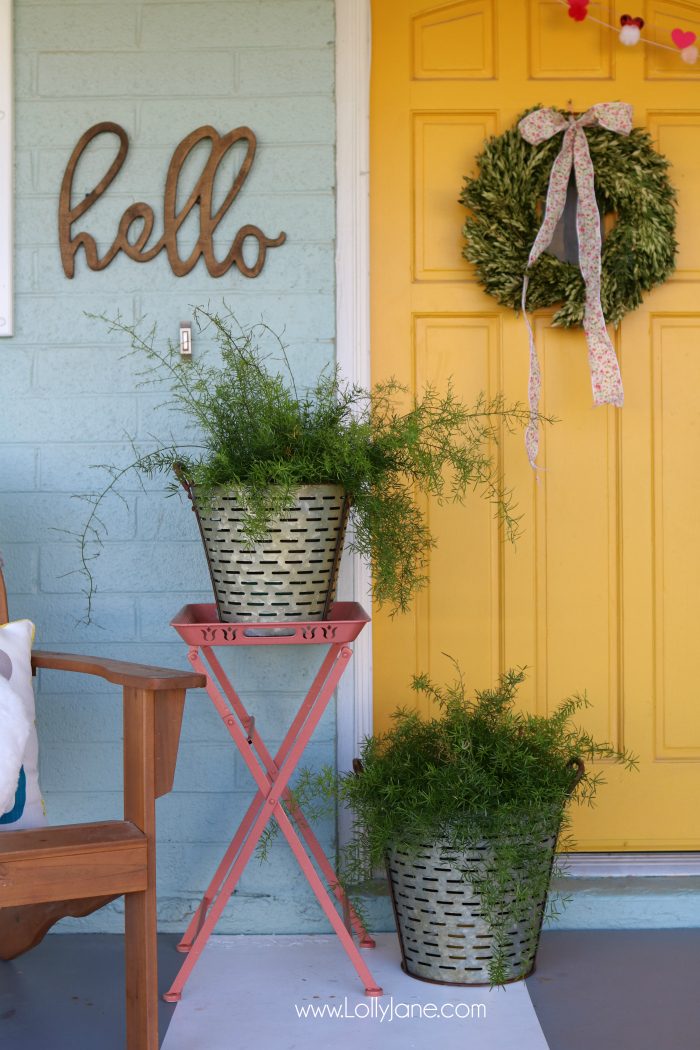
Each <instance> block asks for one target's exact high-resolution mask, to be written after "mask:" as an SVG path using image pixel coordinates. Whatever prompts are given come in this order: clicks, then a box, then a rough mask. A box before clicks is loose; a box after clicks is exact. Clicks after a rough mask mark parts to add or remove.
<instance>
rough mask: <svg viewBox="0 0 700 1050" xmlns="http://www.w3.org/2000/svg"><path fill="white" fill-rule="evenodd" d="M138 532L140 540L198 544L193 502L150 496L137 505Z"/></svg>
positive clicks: (158, 495) (159, 495)
mask: <svg viewBox="0 0 700 1050" xmlns="http://www.w3.org/2000/svg"><path fill="white" fill-rule="evenodd" d="M136 522H137V525H136V528H137V532H138V537H139V539H140V540H198V539H199V531H198V528H197V519H196V517H195V515H194V513H193V512H192V505H191V504H190V501H189V499H188V498H187V496H186V495H185V493H184V492H183V493H182V496H180V495H179V494H178V495H176V496H170V495H162V494H156V493H149V494H148V495H143V496H139V497H138V499H137V502H136Z"/></svg>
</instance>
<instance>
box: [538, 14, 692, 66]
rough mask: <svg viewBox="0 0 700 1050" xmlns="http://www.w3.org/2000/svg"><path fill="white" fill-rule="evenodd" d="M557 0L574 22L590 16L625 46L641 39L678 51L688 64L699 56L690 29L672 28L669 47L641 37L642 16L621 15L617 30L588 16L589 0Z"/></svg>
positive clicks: (598, 19) (650, 43)
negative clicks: (617, 37) (671, 43)
mask: <svg viewBox="0 0 700 1050" xmlns="http://www.w3.org/2000/svg"><path fill="white" fill-rule="evenodd" d="M558 2H559V3H560V4H561V5H562V6H563V7H566V8H567V9H568V14H569V18H572V19H573V20H574V21H575V22H583V21H584V19H585V18H587V17H590V19H591V21H592V22H596V23H597V24H598V25H600V26H605V27H606V29H612V30H613V31H616V32H617V33H618V35H619V37H620V43H621V44H624V45H625V47H634V46H635V44H638V43H639V42H640V41H641V42H642V43H643V44H647V45H648V46H649V47H660V48H661V49H662V50H664V51H673V52H675V53H680V56H681V58H682V60H683V61H684V62H686V63H687V64H688V65H690V66H692V65H695V63H696V62H697V60H698V57H699V56H700V50H699V49H698V48H697V47H696V46H695V41H696V35H695V33H693V32H692V31H691V30H685V29H680V28H676V29H673V30H672V32H671V40H672V41H673V44H674V45H675V46H674V47H670V46H669V45H668V44H661V43H659V42H658V41H657V40H650V39H649V38H647V37H642V35H641V31H642V29H643V28H644V19H643V18H639V17H633V16H632V15H621V16H620V29H619V30H618V29H617V28H616V26H613V25H610V23H609V22H604V21H603V20H602V19H600V18H595V17H594V16H593V15H590V16H589V14H588V4H589V0H558Z"/></svg>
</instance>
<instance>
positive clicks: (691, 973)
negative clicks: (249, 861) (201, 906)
mask: <svg viewBox="0 0 700 1050" xmlns="http://www.w3.org/2000/svg"><path fill="white" fill-rule="evenodd" d="M176 939H177V938H176V937H175V936H173V935H161V936H160V938H159V955H160V983H161V987H162V988H163V989H165V988H166V987H168V985H169V983H170V981H171V980H172V978H173V977H174V975H175V973H176V972H177V969H178V967H179V965H180V963H181V962H182V958H183V957H182V956H181V955H179V954H178V953H177V952H176V951H175V942H176ZM243 940H244V938H243ZM122 969H123V956H122V942H121V938H120V937H116V936H110V935H95V934H87V935H78V934H65V935H56V936H50V937H47V938H46V940H45V941H44V942H43V944H41V945H40V946H39V947H38V948H36V949H34V951H33V952H30V953H29V954H28V955H26V956H23V957H22V958H20V959H17V960H15V961H14V963H0V1047H2V1050H94V1047H96V1046H99V1047H100V1050H123V1046H124V1025H123V1016H122V1004H123V974H122ZM699 981H700V930H677V929H676V930H622V931H619V930H616V931H607V930H605V931H590V930H587V931H552V932H545V933H544V934H543V935H542V943H541V947H540V952H539V956H538V966H537V971H536V973H535V974H534V975H533V976H532V977H531V978H529V979H528V982H527V986H528V991H529V993H530V997H531V999H532V1002H533V1004H534V1007H535V1010H536V1012H537V1016H538V1018H539V1022H540V1024H541V1026H542V1029H543V1031H544V1034H545V1036H546V1039H547V1042H548V1044H549V1047H550V1050H584V1048H585V1050H590V1048H591V1047H595V1048H596V1050H626V1048H627V1047H629V1048H630V1050H632V1048H634V1050H698V1048H699V1047H700V996H698V992H697V988H698V983H699ZM505 994H507V993H505ZM251 1006H252V1004H250V1003H248V1008H249V1009H250V1008H251ZM174 1009H175V1007H173V1006H168V1005H167V1004H165V1003H161V1007H160V1019H161V1040H162V1039H163V1038H164V1036H165V1032H166V1029H167V1026H168V1024H169V1022H170V1019H171V1017H172V1015H173V1011H174ZM308 1035H309V1037H310V1038H309V1040H308V1042H306V1043H305V1046H307V1047H308V1048H309V1050H314V1046H315V1045H318V1047H319V1050H326V1045H325V1044H326V1040H325V1039H323V1037H322V1036H321V1033H320V1032H319V1036H320V1037H321V1041H319V1042H318V1043H317V1044H315V1043H314V1041H313V1030H312V1029H310V1030H309V1032H308ZM322 1044H323V1045H322ZM230 1045H231V1047H234V1046H235V1021H232V1028H231V1032H230ZM359 1045H361V1043H360V1044H359ZM414 1045H418V1044H417V1043H416V1044H414ZM201 1050H208V1048H207V1047H206V1046H205V1045H202V1046H201ZM260 1050H266V1048H265V1046H264V1045H263V1044H262V1043H261V1044H260ZM426 1050H427V1046H426Z"/></svg>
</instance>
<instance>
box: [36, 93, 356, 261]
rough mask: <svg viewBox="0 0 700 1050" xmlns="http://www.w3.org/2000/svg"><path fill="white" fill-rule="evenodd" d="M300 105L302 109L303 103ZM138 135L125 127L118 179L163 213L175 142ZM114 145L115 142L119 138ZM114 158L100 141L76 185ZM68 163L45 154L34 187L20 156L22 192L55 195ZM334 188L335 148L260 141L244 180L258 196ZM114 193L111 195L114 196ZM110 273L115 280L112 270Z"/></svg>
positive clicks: (96, 176) (60, 153)
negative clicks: (139, 140)
mask: <svg viewBox="0 0 700 1050" xmlns="http://www.w3.org/2000/svg"><path fill="white" fill-rule="evenodd" d="M297 101H298V102H299V104H301V100H297ZM304 104H306V102H304ZM195 127H196V125H195V124H193V125H192V127H191V128H190V131H192V130H194V128H195ZM134 130H135V129H134V128H133V127H126V126H125V131H126V132H127V135H128V136H129V143H130V144H129V153H128V155H127V159H126V161H125V162H124V167H123V168H122V170H121V173H120V175H119V176H118V180H121V179H124V180H127V179H128V184H129V187H130V188H131V191H132V195H133V196H134V197H136V198H137V199H138V200H145V201H146V202H147V203H149V204H150V205H151V206H152V207H153V208H154V209H155V210H156V213H157V214H159V213H160V209H162V198H163V192H164V190H165V178H166V175H167V171H168V164H169V163H170V157H171V155H172V151H173V148H174V143H168V145H162V146H158V147H156V148H151V147H150V146H149V145H148V144H146V143H143V144H141V145H136V144H135V143H134V142H133V136H134ZM217 130H218V131H219V132H220V133H223V132H225V131H228V130H230V129H229V127H228V126H225V125H221V126H219V127H218V129H217ZM254 130H255V129H254ZM104 141H105V142H106V143H108V142H109V141H110V139H109V138H107V137H106V136H105V139H104ZM113 141H114V142H115V143H116V139H114V140H113ZM115 153H116V149H115V148H114V147H113V146H103V145H101V140H100V139H98V140H96V141H95V142H94V143H92V144H91V145H90V149H89V150H88V151H87V152H86V153H85V154H83V159H82V160H81V167H80V170H79V172H76V179H75V183H74V185H75V186H76V187H80V186H81V185H83V183H84V184H86V185H87V184H88V183H91V184H92V185H93V186H94V185H95V184H96V183H97V182H99V180H100V178H101V177H102V176H103V175H104V173H105V172H106V171H107V169H108V168H109V166H110V164H111V163H112V161H113V159H114V156H115ZM67 160H68V153H67V151H66V150H65V149H41V150H40V152H39V155H38V160H37V165H36V167H37V182H36V186H35V187H34V183H33V173H32V166H31V153H30V152H29V151H26V150H25V151H22V152H21V153H20V154H19V155H18V157H17V165H18V167H17V175H16V177H17V185H18V192H20V193H29V192H32V191H34V192H36V193H39V194H52V193H56V191H57V188H58V187H59V186H60V185H61V179H62V178H63V173H64V171H65V168H66V162H67ZM20 165H21V167H20ZM226 170H227V169H225V167H224V164H223V163H222V165H221V167H220V169H219V173H218V174H217V182H218V179H220V178H223V176H224V172H225V171H226ZM334 184H335V169H334V153H333V148H332V146H330V145H328V146H292V145H287V146H272V145H267V144H265V143H260V142H259V143H258V148H257V151H256V154H255V161H254V163H253V167H252V169H251V172H250V174H249V176H248V179H247V181H246V189H248V188H249V189H250V190H251V191H253V190H254V191H255V192H256V193H279V192H281V191H282V190H284V191H285V192H299V191H303V192H313V191H314V190H329V191H330V190H332V189H333V186H334ZM119 185H120V181H117V182H115V183H114V189H115V190H117V189H118V188H119ZM111 192H112V191H111V190H110V191H109V193H110V196H111ZM132 265H133V264H132ZM151 265H152V264H149V265H148V266H143V267H137V272H140V273H141V274H142V275H145V274H146V273H147V272H148V271H150V269H151ZM109 272H110V275H111V274H112V272H113V270H112V268H110V271H109Z"/></svg>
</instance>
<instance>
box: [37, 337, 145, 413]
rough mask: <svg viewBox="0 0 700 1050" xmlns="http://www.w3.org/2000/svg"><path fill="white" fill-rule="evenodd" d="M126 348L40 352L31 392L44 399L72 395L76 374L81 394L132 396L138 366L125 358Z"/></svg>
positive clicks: (133, 361) (69, 349)
mask: <svg viewBox="0 0 700 1050" xmlns="http://www.w3.org/2000/svg"><path fill="white" fill-rule="evenodd" d="M97 323H98V324H99V322H97ZM127 345H128V344H126V342H125V343H124V345H123V346H121V347H120V348H119V349H114V350H107V349H105V348H104V347H99V348H95V347H91V346H90V347H74V348H65V349H64V348H60V349H55V350H48V349H45V350H42V351H39V352H38V353H37V358H36V373H35V379H34V393H35V394H41V395H43V396H45V397H55V396H56V395H58V394H72V393H73V392H74V391H75V373H76V371H77V372H78V374H79V375H80V391H81V394H107V393H109V394H131V393H133V391H134V387H135V385H136V382H137V378H136V372H137V371H138V368H139V366H138V364H137V363H136V361H135V359H134V358H133V357H126V356H125V353H126V349H127Z"/></svg>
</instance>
